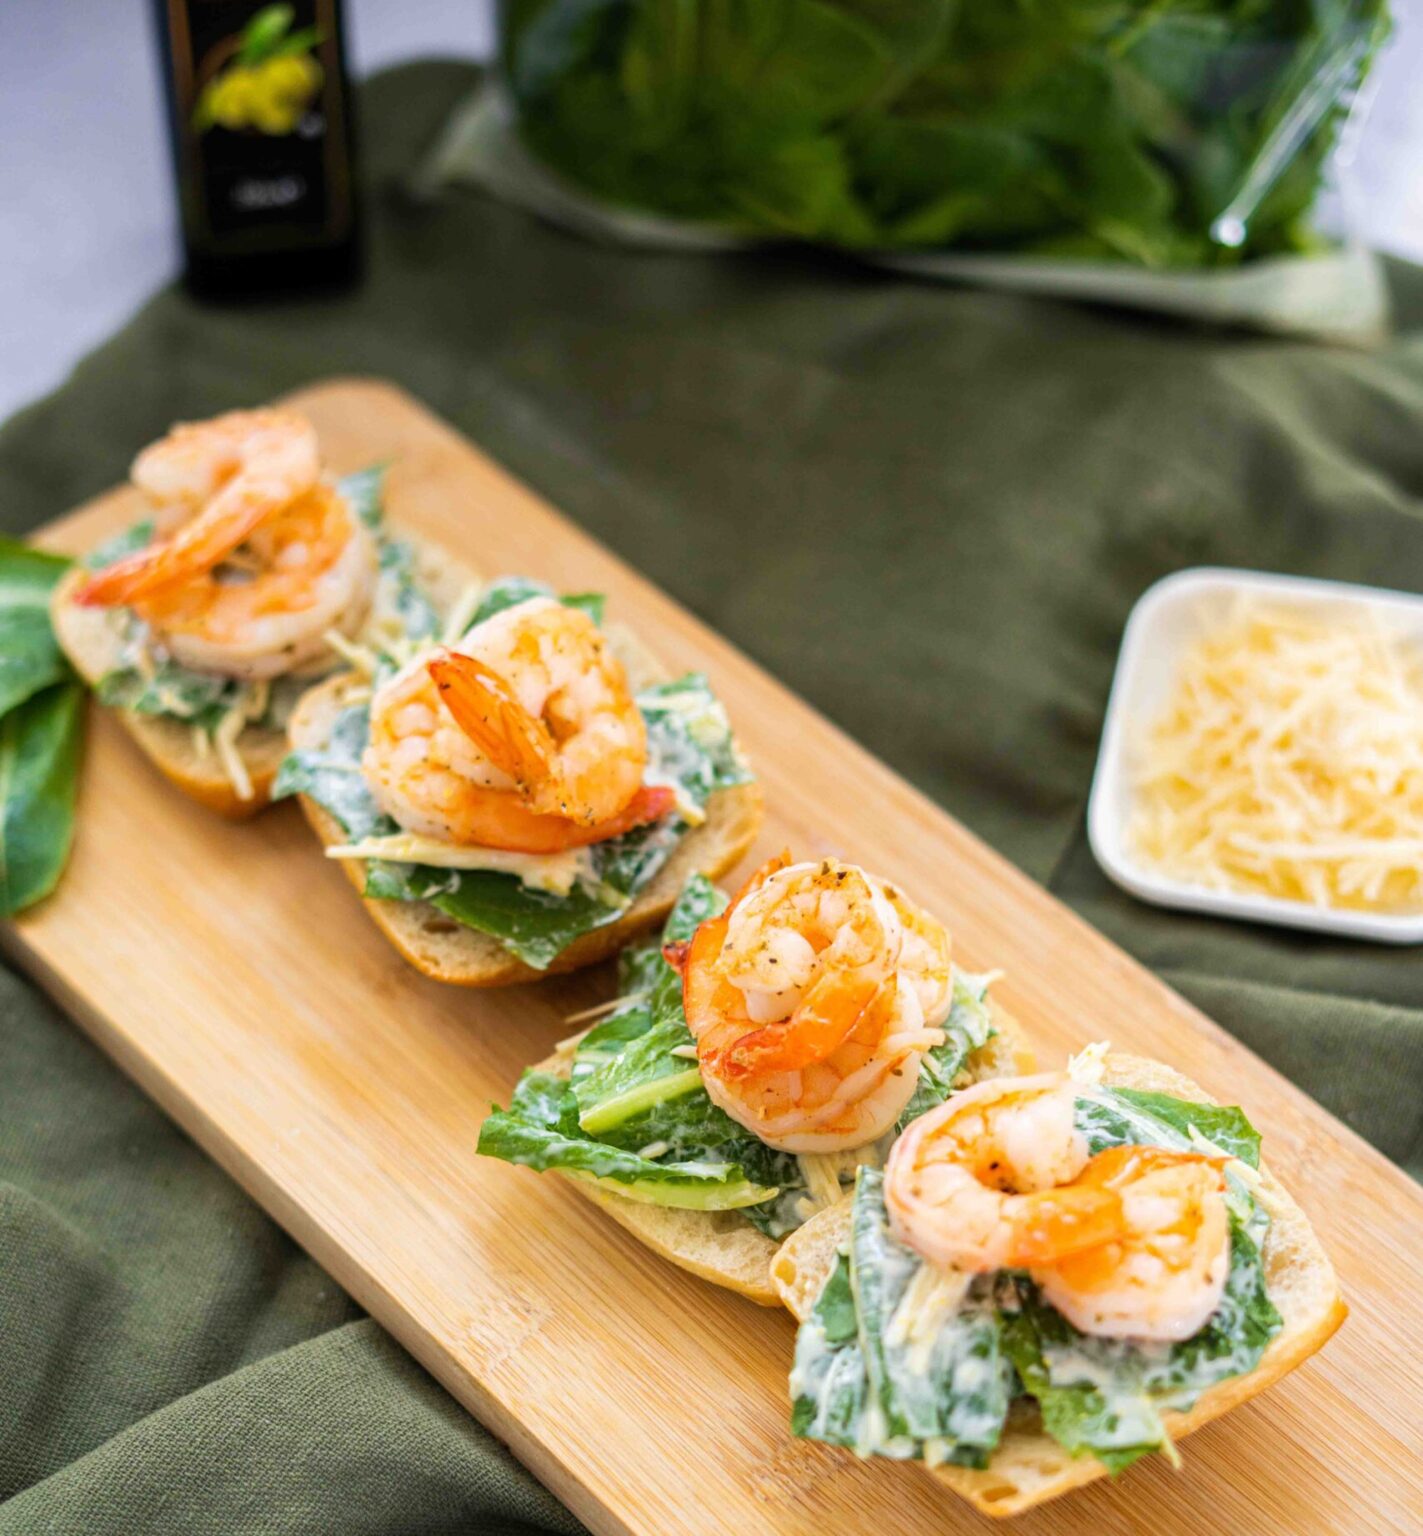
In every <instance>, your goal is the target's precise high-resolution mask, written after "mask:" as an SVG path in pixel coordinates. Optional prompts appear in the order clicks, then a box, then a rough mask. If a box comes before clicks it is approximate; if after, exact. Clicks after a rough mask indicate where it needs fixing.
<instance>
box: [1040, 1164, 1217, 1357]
mask: <svg viewBox="0 0 1423 1536" xmlns="http://www.w3.org/2000/svg"><path fill="white" fill-rule="evenodd" d="M1224 1163H1225V1159H1224V1158H1215V1157H1206V1156H1202V1155H1201V1154H1200V1153H1198V1152H1174V1151H1167V1150H1166V1149H1164V1148H1161V1147H1112V1148H1111V1149H1110V1150H1108V1151H1106V1152H1100V1153H1098V1155H1097V1156H1096V1157H1094V1158H1093V1159H1092V1161H1091V1162H1090V1163H1089V1164H1088V1165H1087V1168H1086V1170H1085V1172H1084V1173H1083V1174H1082V1176H1081V1177H1080V1178H1079V1179H1078V1180H1077V1184H1076V1187H1077V1188H1078V1189H1082V1190H1087V1189H1097V1190H1105V1191H1109V1192H1110V1193H1112V1194H1113V1195H1115V1196H1116V1197H1117V1198H1118V1199H1119V1200H1120V1202H1121V1208H1122V1213H1123V1230H1122V1231H1121V1233H1120V1234H1119V1235H1117V1236H1115V1237H1113V1238H1112V1239H1111V1240H1110V1241H1108V1242H1105V1243H1102V1244H1100V1245H1098V1246H1095V1247H1092V1248H1088V1249H1087V1250H1085V1251H1084V1252H1081V1253H1076V1254H1071V1255H1069V1256H1067V1257H1065V1258H1060V1259H1059V1260H1057V1262H1055V1263H1053V1264H1051V1265H1049V1266H1047V1267H1046V1268H1041V1269H1038V1268H1035V1269H1033V1271H1032V1275H1033V1279H1034V1280H1036V1281H1037V1283H1038V1285H1039V1286H1040V1287H1041V1289H1042V1293H1043V1296H1044V1298H1045V1299H1046V1300H1047V1302H1048V1303H1049V1305H1051V1306H1053V1307H1055V1308H1056V1309H1057V1310H1058V1311H1059V1312H1061V1313H1062V1315H1063V1316H1064V1317H1065V1318H1066V1319H1067V1320H1068V1322H1070V1323H1071V1324H1072V1325H1073V1327H1075V1328H1078V1329H1080V1330H1081V1331H1082V1332H1083V1333H1090V1334H1099V1335H1102V1336H1104V1337H1106V1338H1132V1339H1145V1340H1155V1341H1159V1342H1163V1343H1175V1342H1177V1341H1179V1340H1181V1339H1189V1338H1191V1337H1193V1336H1194V1335H1195V1334H1197V1333H1199V1332H1200V1330H1201V1329H1202V1328H1204V1327H1205V1325H1206V1323H1207V1322H1208V1321H1209V1319H1210V1317H1211V1315H1212V1313H1214V1312H1215V1310H1216V1308H1217V1307H1218V1306H1219V1305H1220V1301H1221V1297H1222V1296H1223V1295H1224V1294H1225V1282H1226V1278H1227V1276H1228V1275H1229V1274H1230V1219H1229V1215H1228V1213H1227V1210H1226V1205H1225V1198H1224V1197H1225V1188H1226V1185H1225V1171H1224V1166H1223V1165H1224Z"/></svg>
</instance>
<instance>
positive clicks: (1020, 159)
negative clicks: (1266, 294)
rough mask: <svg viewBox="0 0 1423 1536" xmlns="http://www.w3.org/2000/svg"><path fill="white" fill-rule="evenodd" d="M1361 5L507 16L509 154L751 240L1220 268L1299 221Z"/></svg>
mask: <svg viewBox="0 0 1423 1536" xmlns="http://www.w3.org/2000/svg"><path fill="white" fill-rule="evenodd" d="M1387 30H1388V7H1387V4H1386V0H1347V3H1340V4H1335V5H1329V6H1317V5H1316V6H1304V5H1298V4H1295V3H1294V0H1155V3H1153V4H1150V5H1120V4H1086V3H1083V0H1037V3H1035V4H1033V5H1032V6H1030V7H1023V6H1005V5H1003V4H1001V3H1000V0H875V3H873V4H871V3H867V0H757V3H756V4H754V5H746V4H722V3H720V0H508V3H507V4H506V6H505V7H504V9H503V13H502V26H501V54H502V61H503V69H504V76H505V79H506V81H507V83H508V87H509V89H510V91H511V93H512V95H513V97H514V100H515V102H516V104H517V106H518V109H519V113H518V127H519V132H520V135H521V137H522V138H523V140H524V142H525V143H526V144H527V145H528V147H529V148H530V149H531V150H533V152H534V153H535V154H536V155H537V156H538V157H540V158H541V159H542V160H544V161H545V162H546V163H548V164H549V165H550V166H551V167H552V168H553V169H554V170H555V171H557V172H558V173H559V174H560V175H561V176H563V177H565V178H567V179H568V180H570V181H571V182H573V183H574V184H576V185H577V186H579V187H581V188H583V189H585V190H586V191H588V192H590V193H592V194H593V195H594V196H597V197H601V198H603V199H605V200H607V201H608V202H610V203H612V204H615V205H621V206H626V207H633V208H639V209H645V210H649V211H651V212H654V213H657V214H662V215H665V216H669V217H671V218H675V219H682V220H690V221H693V222H697V223H704V224H708V225H713V226H716V227H718V228H721V229H728V230H731V231H733V232H736V233H741V234H747V235H752V236H760V237H765V238H770V239H784V238H788V237H790V238H798V239H805V240H816V241H824V242H830V243H834V244H838V245H843V246H848V247H851V248H863V247H876V248H885V247H888V248H895V247H899V248H905V247H916V246H940V247H949V248H953V249H958V250H962V251H969V252H1008V253H1016V254H1020V255H1024V256H1056V257H1060V258H1061V257H1066V258H1082V259H1096V260H1116V261H1124V262H1130V263H1134V264H1137V265H1142V266H1150V267H1175V266H1186V267H1212V266H1228V265H1233V264H1236V263H1238V262H1240V261H1243V260H1248V259H1252V258H1256V257H1262V256H1270V255H1276V254H1280V253H1284V252H1293V251H1308V250H1310V249H1312V248H1313V246H1314V245H1315V244H1316V243H1317V238H1318V237H1317V236H1315V235H1314V234H1313V233H1312V232H1311V231H1310V229H1309V227H1308V223H1307V216H1308V213H1309V209H1310V206H1311V204H1312V203H1313V201H1314V199H1315V196H1316V193H1317V192H1318V190H1319V187H1320V184H1321V181H1322V179H1323V172H1324V165H1325V160H1326V157H1327V155H1328V153H1329V151H1330V149H1331V147H1332V145H1333V143H1334V140H1335V138H1336V136H1337V132H1338V129H1339V126H1340V123H1341V122H1342V120H1343V117H1344V114H1345V111H1346V109H1347V106H1348V103H1349V100H1350V98H1351V96H1352V94H1353V92H1354V90H1355V89H1356V88H1357V86H1358V84H1359V81H1360V80H1361V78H1362V77H1363V75H1364V73H1365V71H1366V69H1367V68H1368V65H1369V62H1370V60H1371V58H1372V56H1373V55H1374V53H1375V51H1376V50H1377V48H1378V46H1379V44H1380V42H1381V41H1382V39H1383V37H1384V36H1385V35H1386V33H1387Z"/></svg>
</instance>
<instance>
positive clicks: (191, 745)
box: [49, 568, 287, 821]
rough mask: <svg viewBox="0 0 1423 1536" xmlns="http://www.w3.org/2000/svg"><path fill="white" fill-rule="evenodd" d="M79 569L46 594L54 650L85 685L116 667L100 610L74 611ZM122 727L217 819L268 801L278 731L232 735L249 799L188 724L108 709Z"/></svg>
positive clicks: (280, 744) (112, 634)
mask: <svg viewBox="0 0 1423 1536" xmlns="http://www.w3.org/2000/svg"><path fill="white" fill-rule="evenodd" d="M88 574H89V573H88V572H87V571H85V570H82V569H79V568H76V569H74V570H72V571H69V572H68V573H66V575H65V576H64V577H63V579H62V580H61V581H60V582H59V583H58V584H57V585H56V587H55V589H54V592H53V594H52V595H51V597H50V604H49V613H50V622H51V623H52V624H53V625H54V634H55V638H56V639H57V640H58V641H59V644H60V648H61V649H62V650H63V651H64V654H65V655H66V656H68V657H69V660H70V661H71V662H72V663H73V666H74V670H75V671H76V672H78V673H79V675H80V677H82V678H83V679H84V681H85V682H86V683H88V684H89V685H90V686H91V687H93V686H96V685H97V684H98V682H99V679H100V678H102V677H103V676H105V674H106V673H109V672H112V671H113V670H114V669H115V668H116V667H118V666H119V665H120V660H121V658H120V647H121V642H120V639H119V636H118V634H117V632H116V630H115V628H114V626H113V624H112V622H111V621H110V610H109V609H107V608H81V607H80V606H79V604H78V603H76V602H75V601H74V593H75V592H76V591H77V590H78V588H79V587H80V586H81V585H82V583H83V582H84V581H85V580H86V579H87V578H88ZM114 714H116V715H117V716H118V718H119V721H120V723H121V724H122V725H123V727H124V729H125V730H126V731H128V733H129V734H130V735H131V736H132V737H133V739H134V740H135V741H136V742H137V743H138V745H139V747H140V748H141V749H142V750H143V751H144V752H145V753H146V754H147V755H148V756H149V757H150V758H152V760H153V762H154V763H155V764H156V765H157V766H158V768H159V769H160V770H161V771H162V772H163V773H165V774H166V775H167V776H168V777H169V778H170V779H171V780H172V781H173V783H174V784H176V785H177V786H178V788H179V789H181V790H182V791H183V793H184V794H185V795H188V796H190V797H191V798H192V799H194V800H196V801H198V802H199V803H200V804H201V805H205V806H206V807H207V808H208V809H209V810H210V811H216V812H217V814H218V815H219V816H226V817H228V818H229V819H230V820H233V821H243V820H245V819H246V818H247V817H249V816H255V815H256V814H257V812H258V811H260V810H262V809H264V807H265V806H266V805H267V804H268V803H269V802H270V800H271V798H272V780H273V779H275V778H276V776H277V769H278V768H279V767H280V766H281V761H282V758H283V757H285V756H286V751H287V739H286V736H285V735H284V734H283V733H282V732H281V731H269V730H264V729H262V728H261V727H259V726H248V727H247V729H246V730H245V731H243V732H242V734H241V735H240V736H239V737H238V738H237V743H236V746H237V752H238V754H239V756H240V757H241V758H242V764H243V767H244V768H246V770H247V776H248V778H249V779H251V781H252V794H251V796H250V798H248V799H245V800H244V799H243V798H242V796H241V795H239V794H238V793H237V790H236V788H235V786H234V785H233V782H232V780H231V778H229V777H228V775H227V773H226V772H225V770H224V769H223V766H222V762H221V760H220V759H219V757H218V755H217V753H216V752H215V751H213V750H211V748H210V747H209V750H207V751H206V752H204V751H203V750H201V748H200V746H199V744H198V743H197V741H196V740H195V739H194V736H193V731H192V727H191V726H188V725H186V724H184V723H183V721H181V720H172V719H169V718H168V717H167V716H164V715H141V714H139V713H138V712H137V711H136V710H132V709H116V710H115V711H114Z"/></svg>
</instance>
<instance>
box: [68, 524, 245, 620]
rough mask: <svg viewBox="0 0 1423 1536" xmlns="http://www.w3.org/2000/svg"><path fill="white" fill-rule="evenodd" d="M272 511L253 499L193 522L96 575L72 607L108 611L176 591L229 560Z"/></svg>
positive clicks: (80, 589) (77, 596)
mask: <svg viewBox="0 0 1423 1536" xmlns="http://www.w3.org/2000/svg"><path fill="white" fill-rule="evenodd" d="M273 510H274V509H273V507H272V506H271V505H270V504H264V503H262V502H260V501H258V500H255V499H253V500H252V501H250V502H249V503H248V504H247V505H246V506H244V507H243V508H242V509H241V510H240V512H236V513H233V514H231V515H228V516H225V517H222V518H220V519H215V518H203V517H198V518H195V519H194V520H193V521H192V522H191V523H187V524H185V525H184V526H183V527H182V528H180V529H179V530H178V532H177V533H175V534H174V535H173V537H172V538H171V539H165V540H164V541H163V542H162V543H161V544H150V545H149V546H148V547H147V548H146V549H140V550H136V551H135V552H134V553H133V554H131V555H125V556H124V558H123V559H121V560H116V561H114V563H113V564H112V565H109V566H105V567H104V569H103V570H101V571H96V572H95V573H94V575H93V576H91V577H90V578H89V580H88V581H86V582H85V583H84V585H83V586H81V587H80V588H79V590H78V591H77V592H76V593H75V594H74V601H75V602H76V603H78V604H80V605H81V606H82V607H85V608H112V607H116V606H126V605H128V604H130V603H136V602H138V601H140V600H141V599H142V598H145V597H151V596H153V595H154V593H156V592H162V591H164V590H165V589H168V588H171V587H178V586H182V585H183V583H184V582H188V581H192V580H193V578H194V577H197V576H202V575H204V574H205V573H206V572H208V571H210V570H212V568H213V567H214V566H215V565H217V564H218V563H219V562H221V561H222V560H223V559H224V558H226V556H228V555H230V554H231V553H232V551H233V550H234V549H236V548H237V546H238V545H239V544H241V543H242V542H243V540H245V539H247V538H249V537H250V536H251V535H252V534H253V533H254V532H255V531H256V529H257V527H258V525H259V524H260V523H261V522H262V521H263V519H264V518H266V517H267V516H268V515H269V514H270V513H271V512H272V511H273Z"/></svg>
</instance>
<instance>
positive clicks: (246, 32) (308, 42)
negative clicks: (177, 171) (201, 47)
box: [193, 5, 323, 137]
mask: <svg viewBox="0 0 1423 1536" xmlns="http://www.w3.org/2000/svg"><path fill="white" fill-rule="evenodd" d="M294 14H295V13H294V12H293V10H292V7H291V6H289V5H268V6H264V7H263V8H262V10H260V11H258V12H257V14H256V15H255V16H253V18H252V19H251V21H249V22H248V23H247V25H246V26H245V27H244V28H243V29H242V31H241V32H240V33H239V34H238V37H237V40H236V51H235V52H234V54H233V56H232V59H231V61H230V62H229V63H227V64H225V65H224V66H223V67H222V68H221V69H220V70H219V71H218V73H217V74H216V75H214V76H213V78H212V79H211V80H209V81H208V82H207V84H206V85H205V86H204V87H203V89H202V91H201V93H200V94H199V96H198V104H197V106H196V107H195V108H194V111H193V127H194V129H195V130H196V131H197V132H198V133H205V132H206V131H207V130H208V129H209V128H213V127H218V128H226V129H229V130H230V131H232V132H234V133H241V132H244V131H247V132H253V131H255V132H257V133H265V134H269V135H271V136H273V137H277V136H280V135H282V134H287V133H291V132H293V131H294V130H295V128H296V126H297V124H298V123H300V122H301V120H302V117H303V115H304V114H305V112H306V109H307V108H308V107H309V106H310V105H311V103H312V101H313V100H314V99H315V97H316V93H317V92H318V91H319V90H320V89H321V82H322V78H323V76H322V70H321V65H320V64H318V63H317V62H316V60H315V59H314V58H313V57H312V55H311V50H312V49H313V48H314V47H316V45H317V44H318V43H319V42H320V41H321V33H320V31H319V30H318V29H317V28H315V27H307V28H304V29H303V30H301V31H297V32H293V31H292V30H291V24H292V19H293V16H294Z"/></svg>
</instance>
